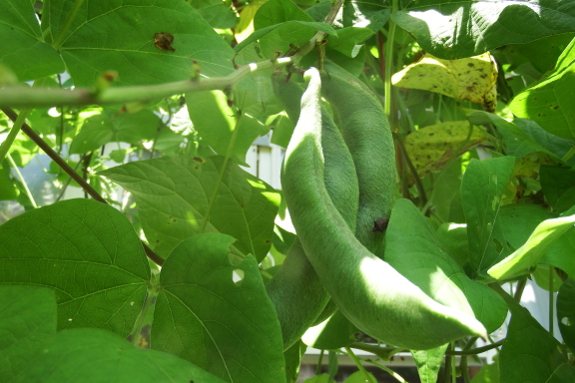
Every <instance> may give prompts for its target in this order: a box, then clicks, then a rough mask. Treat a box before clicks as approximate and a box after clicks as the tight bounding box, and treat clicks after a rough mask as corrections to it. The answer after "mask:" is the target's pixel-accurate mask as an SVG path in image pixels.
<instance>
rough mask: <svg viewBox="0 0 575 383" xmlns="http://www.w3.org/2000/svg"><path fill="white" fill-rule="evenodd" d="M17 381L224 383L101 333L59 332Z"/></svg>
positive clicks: (174, 359)
mask: <svg viewBox="0 0 575 383" xmlns="http://www.w3.org/2000/svg"><path fill="white" fill-rule="evenodd" d="M41 346H42V347H41V349H39V352H38V353H37V354H36V355H35V358H34V361H33V363H30V364H29V365H28V368H27V369H26V370H25V371H24V373H23V374H22V375H20V376H19V377H18V379H17V380H16V381H15V383H30V382H42V383H77V382H90V383H109V382H110V381H116V382H122V383H157V382H186V383H188V382H194V383H223V382H224V381H223V380H221V379H218V378H217V377H215V376H214V375H212V374H210V373H208V372H206V371H204V370H202V369H201V368H199V367H197V366H195V365H193V364H191V363H189V362H187V361H185V360H182V359H180V358H178V357H176V356H174V355H170V354H166V353H163V352H159V351H153V350H144V349H138V348H135V347H134V346H133V345H132V344H130V343H129V342H126V340H125V339H123V338H122V337H120V336H118V335H116V334H113V333H110V332H108V331H104V330H99V329H84V328H83V329H74V330H66V331H62V332H60V333H58V334H56V335H55V336H53V337H51V338H50V339H48V340H47V341H46V342H45V343H43V344H42V345H41Z"/></svg>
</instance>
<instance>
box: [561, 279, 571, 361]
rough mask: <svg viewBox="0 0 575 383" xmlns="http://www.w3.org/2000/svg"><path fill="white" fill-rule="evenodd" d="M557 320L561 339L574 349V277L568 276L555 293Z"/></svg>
mask: <svg viewBox="0 0 575 383" xmlns="http://www.w3.org/2000/svg"><path fill="white" fill-rule="evenodd" d="M557 322H559V331H561V336H562V337H563V341H564V342H565V344H566V345H567V346H569V348H570V349H571V352H574V351H575V279H573V278H569V279H567V280H566V281H565V282H563V285H562V286H561V289H560V290H559V294H558V295H557Z"/></svg>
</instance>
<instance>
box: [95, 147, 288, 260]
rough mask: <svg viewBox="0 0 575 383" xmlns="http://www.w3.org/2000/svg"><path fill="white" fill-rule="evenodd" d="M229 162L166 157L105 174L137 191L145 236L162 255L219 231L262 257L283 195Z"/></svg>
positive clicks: (104, 173)
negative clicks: (196, 238)
mask: <svg viewBox="0 0 575 383" xmlns="http://www.w3.org/2000/svg"><path fill="white" fill-rule="evenodd" d="M224 164H225V162H224V159H223V158H222V157H208V158H201V157H194V158H188V157H164V158H158V159H152V160H146V161H138V162H132V163H129V164H126V165H122V166H118V167H115V168H112V169H108V170H106V171H104V172H101V173H100V174H102V175H104V176H106V177H108V178H110V179H111V180H113V181H114V182H117V183H118V184H119V185H120V186H122V187H123V188H124V189H126V190H129V191H130V192H131V193H132V194H133V195H134V198H135V199H136V204H137V206H138V210H139V214H140V218H141V219H142V227H143V229H144V232H145V233H146V238H147V239H148V241H149V243H150V246H151V247H152V248H153V249H154V250H155V251H156V252H157V253H158V254H160V256H162V257H167V256H168V255H169V254H170V252H171V251H172V250H173V249H174V248H175V247H176V246H177V245H179V244H180V243H181V242H182V241H183V240H185V239H187V238H189V237H191V236H194V235H196V234H200V233H203V232H213V231H217V232H222V233H226V234H229V235H231V236H233V237H234V238H236V239H237V240H238V242H237V243H236V244H235V246H237V248H238V249H239V250H240V251H242V252H244V253H245V254H248V253H251V254H253V255H254V256H256V258H257V259H258V260H259V261H261V260H262V259H263V258H264V257H265V256H266V254H267V252H268V250H269V248H270V246H271V242H272V237H273V235H272V233H273V226H274V224H273V222H274V218H275V216H276V213H277V206H278V205H279V195H278V193H277V192H276V191H275V190H274V189H272V188H271V187H270V186H269V185H267V184H266V183H264V182H263V181H261V180H259V179H258V178H256V177H254V176H252V175H250V174H249V173H247V172H245V171H244V170H242V169H240V168H239V167H238V166H237V165H236V164H235V163H233V162H232V161H228V162H227V164H226V167H225V168H224Z"/></svg>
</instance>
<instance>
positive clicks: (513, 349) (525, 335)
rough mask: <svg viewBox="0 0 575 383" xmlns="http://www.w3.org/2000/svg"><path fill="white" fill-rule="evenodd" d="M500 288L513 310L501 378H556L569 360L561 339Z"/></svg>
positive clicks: (514, 381) (520, 382)
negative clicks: (555, 336)
mask: <svg viewBox="0 0 575 383" xmlns="http://www.w3.org/2000/svg"><path fill="white" fill-rule="evenodd" d="M500 291H501V294H504V296H505V301H506V302H507V303H508V305H509V308H510V310H511V322H510V323H509V327H508V329H507V338H506V340H505V343H504V344H503V348H502V349H501V352H500V353H499V373H500V380H501V382H505V383H525V382H552V381H553V380H549V379H550V378H551V377H552V375H554V373H555V371H556V370H557V369H563V368H565V367H564V365H565V364H566V363H567V359H566V357H565V355H564V354H562V353H561V347H560V344H559V342H558V341H557V340H556V339H555V338H553V336H552V335H551V334H549V332H547V331H546V330H545V329H544V328H543V327H541V325H540V324H539V322H537V320H535V318H533V317H532V316H531V314H529V312H528V311H527V310H526V309H525V308H523V307H522V306H520V305H519V304H518V303H517V302H515V300H513V298H511V297H510V296H509V295H507V294H506V293H505V292H503V291H502V290H500ZM568 367H569V368H568V369H572V367H570V366H568ZM563 373H564V372H563V371H561V374H562V375H563ZM556 376H557V375H556ZM571 381H573V380H571Z"/></svg>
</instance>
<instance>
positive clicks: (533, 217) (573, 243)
mask: <svg viewBox="0 0 575 383" xmlns="http://www.w3.org/2000/svg"><path fill="white" fill-rule="evenodd" d="M500 218H501V223H502V227H503V232H504V234H505V238H506V239H507V241H508V242H509V244H510V245H511V247H513V248H515V249H518V248H519V247H521V246H522V245H523V244H524V243H525V242H526V241H527V239H528V238H529V236H530V235H531V233H532V232H533V231H534V230H535V228H536V227H537V225H539V224H540V223H541V222H543V221H544V220H546V219H550V218H555V217H554V216H553V215H552V214H551V213H549V212H547V211H546V210H545V209H544V208H542V207H541V206H538V205H531V204H517V205H507V206H504V207H503V208H502V209H501V217H500ZM565 254H575V228H571V229H570V233H567V235H563V236H562V237H560V238H559V239H558V240H557V241H556V242H555V243H554V244H553V245H551V247H550V248H549V249H548V250H547V252H546V254H544V255H543V257H542V258H541V259H540V260H539V263H543V264H549V265H553V266H555V267H558V268H560V269H561V270H563V271H565V272H566V273H567V274H569V275H570V276H575V258H574V257H566V256H565Z"/></svg>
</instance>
